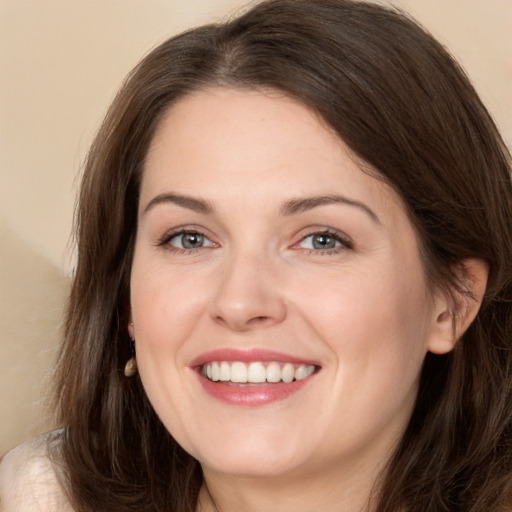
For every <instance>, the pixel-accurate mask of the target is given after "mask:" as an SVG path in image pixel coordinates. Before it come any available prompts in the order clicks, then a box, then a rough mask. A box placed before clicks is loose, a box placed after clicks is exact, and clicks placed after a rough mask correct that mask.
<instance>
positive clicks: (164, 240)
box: [157, 229, 217, 254]
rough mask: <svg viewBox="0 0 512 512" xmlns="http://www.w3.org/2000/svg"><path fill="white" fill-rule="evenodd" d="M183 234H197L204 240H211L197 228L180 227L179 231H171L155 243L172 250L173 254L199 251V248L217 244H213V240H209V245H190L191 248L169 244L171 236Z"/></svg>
mask: <svg viewBox="0 0 512 512" xmlns="http://www.w3.org/2000/svg"><path fill="white" fill-rule="evenodd" d="M183 235H198V236H202V237H204V239H205V240H209V241H210V242H211V240H210V239H209V238H208V237H207V236H206V235H205V234H204V233H202V232H201V231H199V230H197V229H181V230H179V231H173V232H172V233H167V234H165V235H164V236H163V237H162V238H160V240H159V241H158V243H157V246H159V247H164V248H165V249H166V250H168V251H170V252H173V253H175V254H190V253H194V252H196V251H200V250H201V249H207V248H209V247H216V246H217V244H215V243H214V242H211V245H208V246H205V247H191V248H187V249H186V248H182V247H176V246H174V245H171V244H170V241H171V240H172V239H173V238H176V237H178V236H183Z"/></svg>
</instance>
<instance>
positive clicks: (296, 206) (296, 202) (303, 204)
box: [281, 195, 381, 224]
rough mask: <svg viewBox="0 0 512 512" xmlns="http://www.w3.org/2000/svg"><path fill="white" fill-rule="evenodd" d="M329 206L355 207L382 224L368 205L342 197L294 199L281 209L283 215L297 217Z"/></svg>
mask: <svg viewBox="0 0 512 512" xmlns="http://www.w3.org/2000/svg"><path fill="white" fill-rule="evenodd" d="M329 204H345V205H348V206H355V207H356V208H359V209H360V210H361V211H363V212H365V213H366V214H367V215H368V216H369V217H370V218H371V219H372V220H373V221H374V222H376V223H377V224H380V223H381V222H380V219H379V217H378V216H377V214H376V213H375V212H374V211H373V210H372V209H371V208H369V207H368V206H366V204H364V203H362V202H360V201H355V200H354V199H349V198H348V197H344V196H340V195H327V196H313V197H304V198H298V199H292V200H290V201H287V202H286V203H285V204H284V205H283V206H282V208H281V215H295V214H297V213H303V212H305V211H308V210H312V209H313V208H317V207H319V206H325V205H329Z"/></svg>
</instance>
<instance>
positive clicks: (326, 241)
mask: <svg viewBox="0 0 512 512" xmlns="http://www.w3.org/2000/svg"><path fill="white" fill-rule="evenodd" d="M334 245H335V240H334V238H332V237H331V236H328V235H316V236H315V237H314V238H313V247H314V248H315V249H333V248H334Z"/></svg>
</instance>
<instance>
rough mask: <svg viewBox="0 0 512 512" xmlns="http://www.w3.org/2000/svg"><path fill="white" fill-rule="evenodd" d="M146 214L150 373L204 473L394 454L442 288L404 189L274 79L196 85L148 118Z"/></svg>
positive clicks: (157, 395)
mask: <svg viewBox="0 0 512 512" xmlns="http://www.w3.org/2000/svg"><path fill="white" fill-rule="evenodd" d="M138 215H139V224H138V231H137V238H136V247H135V256H134V261H133V269H132V275H131V308H132V309H131V312H132V320H133V322H134V327H133V329H132V328H131V327H130V329H131V330H133V332H132V334H134V336H135V339H136V351H137V362H138V367H139V372H140V376H141V379H142V382H143V384H144V387H145V389H146V392H147V394H148V397H149V399H150V401H151V403H152V404H153V406H154V408H155V410H156V412H157V414H158V415H159V417H160V418H161V420H162V421H163V423H164V424H165V426H166V427H167V429H168V430H169V431H170V432H171V434H172V435H173V436H174V437H175V439H176V440H177V441H178V442H179V443H180V444H181V445H182V446H183V447H184V448H185V450H187V451H188V452H189V453H190V454H192V455H193V456H194V457H195V458H197V459H198V460H199V461H200V462H201V463H202V465H203V468H205V470H207V471H219V472H223V473H231V474H238V475H274V476H277V475H285V474H302V473H308V472H311V471H319V470H325V468H327V467H333V468H341V467H343V466H344V465H345V466H346V467H349V466H350V465H353V461H354V460H357V461H359V462H361V461H364V460H372V461H378V460H384V459H385V458H386V457H387V456H388V455H389V452H390V450H391V449H392V447H393V446H394V444H395V443H396V440H397V439H398V438H399V436H400V435H401V433H402V432H403V430H404V428H405V425H406V424H407V421H408V419H409V417H410V414H411V411H412V407H413V403H414V400H415V397H416V393H417V388H418V378H419V373H420V369H421V366H422V362H423V359H424V357H425V354H426V352H427V351H428V350H433V351H439V342H440V338H441V335H440V333H439V329H438V327H437V324H438V317H439V315H440V311H439V309H440V307H441V306H440V304H439V303H440V299H438V298H435V297H432V296H431V294H430V293H429V291H428V289H427V287H426V283H425V276H424V272H423V269H422V265H421V263H420V256H419V251H418V244H417V240H416V237H415V233H414V230H413V228H412V226H411V223H410V221H409V219H408V217H407V215H406V213H405V211H404V208H403V207H402V205H401V204H400V201H399V200H398V198H397V196H396V195H395V193H394V192H393V191H392V190H391V189H390V188H389V187H387V186H386V185H385V184H384V183H382V182H381V181H379V180H377V179H375V178H373V177H371V176H369V175H368V174H366V173H365V172H363V171H362V170H361V168H360V164H359V163H358V160H357V159H356V158H355V157H354V156H353V155H351V153H350V151H349V150H348V148H347V147H346V146H345V144H344V143H343V142H342V141H341V140H340V139H339V138H338V137H337V136H336V135H335V134H333V132H332V130H330V129H329V128H328V127H326V126H325V124H324V123H322V122H321V121H320V120H319V119H318V117H317V116H315V114H313V113H312V112H311V111H310V110H308V109H307V108H306V107H304V106H303V105H301V104H300V103H297V102H295V101H293V100H291V99H288V98H286V97H284V96H282V95H279V94H277V93H268V94H265V93H262V92H256V91H253V92H250V91H239V90H232V89H221V88H219V89H210V90H207V91H203V92H197V93H194V94H192V95H190V96H188V97H186V98H184V99H182V100H181V101H180V102H178V103H177V104H176V105H175V106H174V107H172V108H171V110H170V111H169V112H168V113H167V114H166V116H165V118H164V119H163V121H162V122H161V124H160V126H159V128H158V130H157V131H156V134H155V136H154V139H153V141H152V144H151V146H150V149H149V153H148V156H147V160H146V163H145V168H144V175H143V180H142V186H141V196H140V206H139V213H138ZM274 381H277V382H274Z"/></svg>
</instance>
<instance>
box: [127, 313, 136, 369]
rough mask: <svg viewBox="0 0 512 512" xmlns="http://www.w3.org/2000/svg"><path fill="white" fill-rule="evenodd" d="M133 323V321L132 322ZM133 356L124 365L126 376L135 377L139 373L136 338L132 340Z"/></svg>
mask: <svg viewBox="0 0 512 512" xmlns="http://www.w3.org/2000/svg"><path fill="white" fill-rule="evenodd" d="M132 325H133V323H132ZM131 349H132V357H130V359H128V362H127V363H126V364H125V366H124V376H125V377H128V378H129V377H133V376H134V375H135V374H136V373H137V359H136V358H135V340H134V339H132V340H131Z"/></svg>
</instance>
